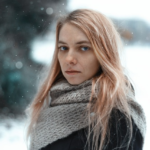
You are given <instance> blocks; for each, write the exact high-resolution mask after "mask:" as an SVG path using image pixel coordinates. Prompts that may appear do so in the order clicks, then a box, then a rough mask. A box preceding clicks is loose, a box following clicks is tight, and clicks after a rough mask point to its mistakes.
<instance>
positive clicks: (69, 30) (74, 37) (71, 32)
mask: <svg viewBox="0 0 150 150" xmlns="http://www.w3.org/2000/svg"><path fill="white" fill-rule="evenodd" d="M59 40H61V41H64V42H66V41H72V42H73V41H80V40H87V41H89V40H88V38H87V36H86V34H85V33H84V32H83V31H82V29H80V28H79V27H77V26H75V25H73V24H71V23H65V24H64V25H63V27H62V28H61V29H60V33H59Z"/></svg>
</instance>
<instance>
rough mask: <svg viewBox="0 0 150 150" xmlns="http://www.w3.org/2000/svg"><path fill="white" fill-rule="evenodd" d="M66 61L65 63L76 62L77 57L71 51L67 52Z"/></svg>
mask: <svg viewBox="0 0 150 150" xmlns="http://www.w3.org/2000/svg"><path fill="white" fill-rule="evenodd" d="M66 63H67V64H76V63H77V58H76V56H75V54H74V53H73V52H68V54H67V55H66Z"/></svg>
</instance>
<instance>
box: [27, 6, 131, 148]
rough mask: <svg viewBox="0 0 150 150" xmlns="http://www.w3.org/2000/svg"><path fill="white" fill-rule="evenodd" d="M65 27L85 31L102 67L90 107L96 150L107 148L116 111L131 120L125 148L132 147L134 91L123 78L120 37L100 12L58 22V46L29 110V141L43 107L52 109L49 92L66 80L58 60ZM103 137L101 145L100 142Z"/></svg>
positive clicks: (81, 11) (77, 13)
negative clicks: (107, 138)
mask: <svg viewBox="0 0 150 150" xmlns="http://www.w3.org/2000/svg"><path fill="white" fill-rule="evenodd" d="M65 23H71V24H73V25H75V26H77V27H79V28H80V29H81V30H83V32H84V33H85V34H86V36H87V37H88V39H89V41H90V43H91V45H92V48H93V51H94V53H95V55H96V57H97V60H98V61H99V63H100V66H101V74H99V75H98V76H95V77H94V78H93V80H92V89H91V98H90V100H91V99H92V97H93V96H96V97H97V99H96V101H95V103H94V105H92V107H91V105H90V106H89V107H90V111H91V112H94V113H95V115H94V119H93V124H92V125H93V126H92V129H91V130H92V131H93V140H92V145H93V146H92V147H93V149H94V150H102V149H103V148H104V145H105V144H106V140H105V139H106V137H107V136H108V133H109V132H108V131H109V126H108V124H109V119H110V115H111V112H112V110H113V108H117V109H119V110H120V111H121V112H122V113H123V114H125V116H126V118H127V120H128V121H127V123H128V124H129V129H130V131H129V133H130V136H129V137H130V138H129V137H128V139H129V140H128V142H127V143H126V144H128V145H129V142H130V139H131V136H132V134H131V133H132V124H131V123H132V122H131V115H130V111H129V106H128V101H129V99H128V98H127V94H128V92H129V91H131V85H130V82H129V81H128V79H127V77H126V76H125V75H124V70H123V69H124V68H123V67H122V65H121V61H120V57H119V49H120V45H121V40H120V36H119V34H118V32H117V30H116V28H115V26H114V24H113V23H112V21H111V20H110V19H108V18H107V17H106V16H104V15H103V14H101V13H100V12H97V11H94V10H89V9H78V10H75V11H73V12H71V13H69V14H68V15H67V16H63V17H61V18H60V19H59V20H58V22H57V26H56V43H55V44H56V45H55V51H54V55H53V60H52V63H51V66H50V69H49V73H48V75H47V77H46V78H45V80H44V82H43V84H42V86H41V87H40V89H39V91H38V92H37V94H36V96H35V98H34V100H33V101H32V103H31V105H30V107H29V108H28V110H30V112H31V114H30V117H31V120H30V124H29V126H28V131H27V137H28V138H29V137H30V133H31V132H32V129H33V127H34V126H35V125H36V121H37V119H38V116H39V114H40V111H41V109H42V106H43V104H44V103H46V104H47V105H49V101H48V99H47V96H48V92H49V90H50V88H51V87H52V85H53V84H54V83H55V82H57V81H58V80H59V79H61V78H64V77H63V75H62V72H61V68H60V64H59V62H58V58H57V55H58V48H57V47H58V38H59V32H60V30H61V28H62V26H63V25H64V24H65ZM96 85H97V86H99V87H100V88H99V90H98V91H96V89H95V87H96ZM89 133H90V130H89ZM100 135H101V140H100V145H99V144H98V139H99V136H100Z"/></svg>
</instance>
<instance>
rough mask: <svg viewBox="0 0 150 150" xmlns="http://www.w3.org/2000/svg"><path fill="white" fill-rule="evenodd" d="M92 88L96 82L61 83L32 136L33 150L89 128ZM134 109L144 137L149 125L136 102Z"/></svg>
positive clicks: (133, 112) (131, 108) (31, 144)
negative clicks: (146, 126)
mask: <svg viewBox="0 0 150 150" xmlns="http://www.w3.org/2000/svg"><path fill="white" fill-rule="evenodd" d="M91 87H92V79H90V80H87V81H85V82H83V83H81V84H79V85H70V84H69V83H68V82H67V81H66V80H61V81H59V82H57V83H56V84H55V85H53V86H52V88H51V90H50V101H51V102H50V105H49V106H46V107H44V109H42V110H41V113H40V116H39V118H38V121H37V124H36V126H35V128H34V130H33V132H32V133H31V143H30V150H40V149H41V148H43V147H45V146H46V145H48V144H51V143H53V142H54V141H56V140H58V139H61V138H64V137H67V136H68V135H70V134H71V133H72V132H74V131H77V130H80V129H82V128H85V127H87V126H88V125H89V122H88V117H87V116H88V114H87V104H88V103H89V99H90V95H91ZM130 110H131V115H132V118H133V120H134V122H135V123H136V125H137V126H138V128H139V129H140V131H141V134H142V136H143V138H144V136H145V124H146V123H145V116H144V113H143V110H142V108H141V106H140V105H139V104H137V103H136V102H135V101H132V102H131V104H130ZM91 115H93V114H92V113H91Z"/></svg>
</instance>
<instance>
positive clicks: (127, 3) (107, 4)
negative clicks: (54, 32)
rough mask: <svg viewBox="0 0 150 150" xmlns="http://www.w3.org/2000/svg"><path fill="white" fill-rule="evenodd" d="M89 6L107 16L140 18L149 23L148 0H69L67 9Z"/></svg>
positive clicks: (149, 8) (149, 0)
mask: <svg viewBox="0 0 150 150" xmlns="http://www.w3.org/2000/svg"><path fill="white" fill-rule="evenodd" d="M78 8H90V9H94V10H98V11H100V12H102V13H103V14H105V15H107V16H109V17H115V18H140V19H143V20H145V21H147V22H148V23H149V24H150V0H69V1H68V10H74V9H78Z"/></svg>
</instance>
